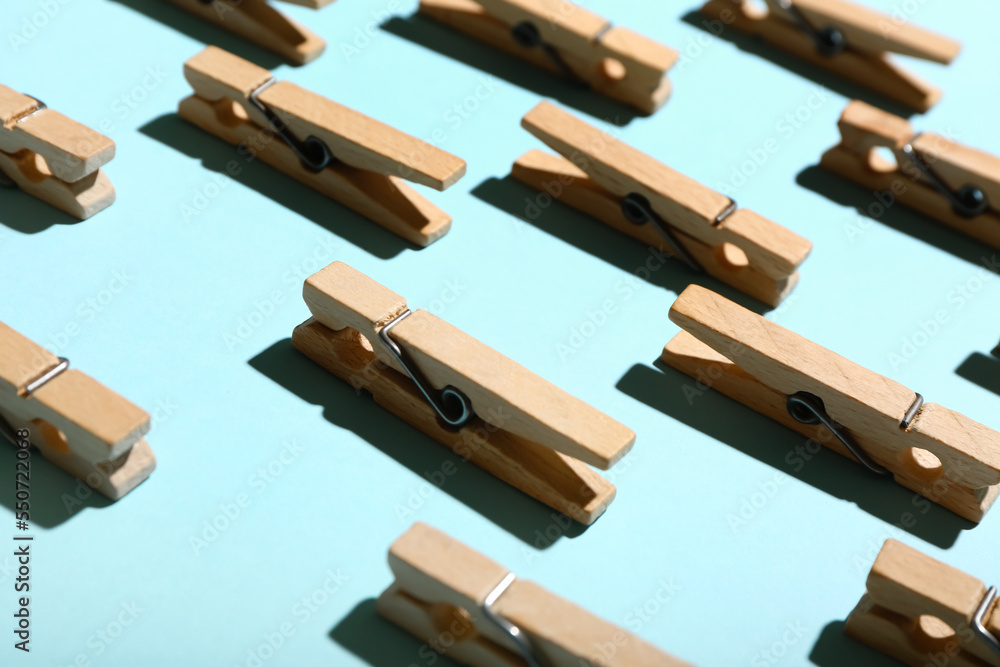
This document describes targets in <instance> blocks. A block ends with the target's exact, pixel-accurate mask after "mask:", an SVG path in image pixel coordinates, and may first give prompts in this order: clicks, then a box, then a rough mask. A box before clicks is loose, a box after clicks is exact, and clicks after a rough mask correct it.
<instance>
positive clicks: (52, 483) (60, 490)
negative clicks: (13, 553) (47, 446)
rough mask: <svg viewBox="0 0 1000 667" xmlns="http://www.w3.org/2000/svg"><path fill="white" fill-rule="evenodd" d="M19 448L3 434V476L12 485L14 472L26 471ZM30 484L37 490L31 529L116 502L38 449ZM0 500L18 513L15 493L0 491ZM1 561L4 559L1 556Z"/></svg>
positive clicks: (0, 471)
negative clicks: (49, 458)
mask: <svg viewBox="0 0 1000 667" xmlns="http://www.w3.org/2000/svg"><path fill="white" fill-rule="evenodd" d="M16 451H17V450H16V449H14V448H13V447H12V446H11V445H10V443H8V442H7V441H6V440H5V439H3V437H2V436H0V475H3V479H8V480H11V482H10V484H11V486H13V479H14V474H15V473H16V472H17V471H18V470H23V467H22V468H17V459H16V458H15V456H14V453H15V452H16ZM31 487H32V489H34V490H35V491H34V493H32V495H31V520H30V521H29V526H30V529H33V528H35V527H37V526H40V527H42V528H55V527H57V526H59V525H61V524H62V523H64V522H66V521H69V520H70V519H72V518H73V517H74V516H77V515H78V514H80V513H82V512H83V511H84V510H86V509H88V508H93V509H102V508H104V507H107V506H109V505H111V503H112V502H113V501H112V500H110V499H108V498H107V497H106V496H104V495H102V494H100V493H98V492H97V491H95V490H94V489H92V488H90V487H89V486H87V483H86V482H85V481H83V480H79V479H77V478H75V477H73V476H71V475H67V474H66V473H65V472H63V471H62V470H60V469H59V468H58V467H56V466H55V465H54V464H52V463H50V462H49V461H47V460H46V459H45V457H44V456H42V454H41V452H39V451H38V450H37V449H33V450H32V452H31ZM0 502H2V503H3V505H4V507H6V508H7V509H9V510H10V513H11V517H13V516H14V514H15V512H16V500H15V498H14V493H13V492H11V493H2V494H0ZM30 529H29V530H30ZM25 534H29V533H25ZM2 564H3V558H2V557H0V565H2Z"/></svg>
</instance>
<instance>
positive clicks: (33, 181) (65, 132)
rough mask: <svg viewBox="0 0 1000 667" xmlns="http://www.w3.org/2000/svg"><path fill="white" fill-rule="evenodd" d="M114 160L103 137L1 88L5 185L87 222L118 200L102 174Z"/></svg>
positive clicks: (0, 161)
mask: <svg viewBox="0 0 1000 667" xmlns="http://www.w3.org/2000/svg"><path fill="white" fill-rule="evenodd" d="M114 156H115V144H114V142H113V141H111V140H110V139H108V138H107V137H105V136H104V135H103V134H101V133H99V132H95V131H94V130H92V129H90V128H89V127H87V126H86V125H81V124H80V123H77V122H76V121H74V120H72V119H71V118H67V117H66V116H64V115H62V114H61V113H59V112H58V111H54V110H53V109H49V108H47V107H46V106H45V105H44V104H42V103H41V102H39V101H38V100H36V99H34V98H32V97H28V96H27V95H22V94H21V93H18V92H16V91H14V90H12V89H10V88H8V87H6V86H4V85H0V180H2V178H3V177H5V178H6V180H8V181H10V182H11V183H13V184H14V185H16V186H18V187H19V188H20V189H22V190H24V191H25V192H26V193H28V194H30V195H32V196H34V197H36V198H38V199H41V200H42V201H44V202H46V203H48V204H51V205H52V206H55V207H56V208H58V209H60V210H61V211H64V212H66V213H68V214H70V215H72V216H75V217H78V218H80V219H86V218H89V217H91V216H92V215H94V214H95V213H98V212H100V211H102V210H104V209H105V208H107V207H108V206H110V205H111V204H112V203H113V202H114V200H115V189H114V187H112V185H111V181H110V180H108V177H107V176H106V175H105V173H104V172H103V171H102V170H101V167H103V166H104V165H105V164H107V163H108V162H110V161H111V159H112V158H113V157H114Z"/></svg>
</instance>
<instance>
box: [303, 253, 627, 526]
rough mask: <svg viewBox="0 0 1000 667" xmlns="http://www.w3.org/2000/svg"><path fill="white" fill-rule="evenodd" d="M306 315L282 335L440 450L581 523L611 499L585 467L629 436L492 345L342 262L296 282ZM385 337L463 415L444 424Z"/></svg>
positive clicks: (614, 453) (606, 486) (612, 453)
mask: <svg viewBox="0 0 1000 667" xmlns="http://www.w3.org/2000/svg"><path fill="white" fill-rule="evenodd" d="M303 297H304V299H305V301H306V304H307V305H308V306H309V310H310V312H311V313H312V315H313V319H310V320H308V321H306V322H305V323H304V324H302V325H300V326H299V327H297V328H296V329H295V331H294V332H293V334H292V343H293V344H294V345H295V346H296V348H298V349H299V350H301V351H302V352H303V353H305V354H306V355H307V356H308V357H310V358H311V359H313V360H314V361H316V362H317V363H319V364H320V365H322V366H323V367H324V368H326V369H327V370H329V371H331V372H332V373H334V374H335V375H337V376H338V377H340V378H341V379H343V380H345V381H347V382H349V383H350V384H351V385H352V386H354V387H355V389H362V388H363V389H365V390H367V391H369V392H371V393H372V394H373V395H374V396H375V399H376V401H377V402H378V403H379V404H380V405H382V406H383V407H385V408H386V409H388V410H390V411H391V412H393V413H394V414H396V415H397V416H399V417H401V418H402V419H404V420H406V421H407V422H409V423H410V424H412V425H413V426H416V427H417V428H419V429H420V430H422V431H424V432H425V433H427V434H428V435H430V436H431V437H433V438H434V439H436V440H438V441H439V442H441V443H442V444H444V445H445V446H447V447H449V448H451V449H453V450H454V451H456V452H457V453H458V454H459V455H460V456H463V457H464V458H466V459H468V460H470V461H471V462H473V463H475V464H476V465H478V466H479V467H481V468H484V469H485V470H487V471H488V472H490V473H492V474H494V475H496V476H497V477H500V478H501V479H503V480H504V481H506V482H508V483H509V484H511V485H513V486H515V487H517V488H519V489H521V490H522V491H524V492H525V493H528V494H529V495H531V496H532V497H534V498H537V499H538V500H540V501H542V502H544V503H546V504H548V505H549V506H551V507H553V508H555V509H557V510H559V511H561V512H564V513H565V514H567V515H569V516H571V517H573V518H574V519H576V520H578V521H580V522H582V523H586V524H590V523H592V522H593V521H595V520H596V519H597V517H598V516H600V515H601V514H602V513H603V512H604V510H605V509H607V506H608V504H610V502H611V500H612V499H613V498H614V493H615V489H614V486H613V485H611V484H610V483H608V482H607V481H606V480H604V478H602V477H601V476H600V475H597V474H596V473H594V472H593V471H592V470H590V469H589V468H588V467H587V466H586V465H584V464H585V463H588V464H590V465H594V466H597V467H599V468H602V469H608V468H610V467H611V466H613V465H614V464H615V463H616V462H617V461H618V460H619V459H621V457H623V456H624V455H625V454H626V453H628V451H629V450H630V449H631V448H632V445H633V443H634V442H635V434H634V433H633V432H632V431H631V430H629V429H628V428H626V427H625V426H623V425H621V424H619V423H618V422H616V421H614V420H613V419H611V418H610V417H608V416H607V415H605V414H603V413H601V412H599V411H598V410H596V409H594V408H592V407H590V406H589V405H587V404H586V403H584V402H583V401H581V400H579V399H577V398H575V397H573V396H571V395H570V394H568V393H566V392H564V391H562V390H560V389H558V388H557V387H555V386H554V385H552V384H550V383H549V382H546V381H545V380H543V379H542V378H540V377H538V376H536V375H534V374H533V373H531V372H530V371H528V370H527V369H525V368H524V367H522V366H520V365H518V364H517V363H515V362H514V361H512V360H510V359H508V358H507V357H505V356H503V355H501V354H500V353H499V352H497V351H495V350H493V349H492V348H490V347H488V346H486V345H484V344H483V343H481V342H479V341H478V340H476V339H474V338H472V337H471V336H468V335H467V334H465V333H463V332H462V331H460V330H459V329H456V328H455V327H453V326H451V325H449V324H447V323H446V322H444V321H443V320H440V319H439V318H437V317H435V316H434V315H432V314H430V313H428V312H426V311H421V310H418V311H415V312H413V313H411V314H409V315H407V316H406V317H405V318H402V319H398V318H400V316H401V315H403V314H404V313H406V312H407V311H408V309H407V305H406V301H405V299H403V297H401V296H399V295H397V294H395V293H394V292H392V291H391V290H389V289H387V288H386V287H383V286H382V285H380V284H378V283H377V282H375V281H374V280H372V279H371V278H369V277H367V276H365V275H364V274H362V273H360V272H358V271H356V270H355V269H353V268H351V267H350V266H348V265H346V264H343V263H342V262H334V263H333V264H331V265H330V266H328V267H326V268H325V269H323V270H321V271H319V272H318V273H316V274H315V275H313V276H311V277H310V278H309V279H307V280H306V283H305V286H304V288H303ZM394 320H398V321H396V322H395V323H394V324H393V327H392V329H391V334H390V338H391V339H392V340H393V341H394V342H395V343H396V344H397V345H398V346H399V347H400V348H401V349H402V351H403V353H404V354H405V355H406V358H408V359H409V360H410V362H409V363H410V364H411V365H412V366H413V367H416V368H417V369H418V372H419V373H420V374H421V376H422V377H423V378H424V379H425V381H426V382H427V383H428V384H429V385H430V391H432V392H434V393H438V392H440V391H442V390H444V389H445V388H448V387H451V388H455V389H457V390H459V391H460V392H461V393H462V394H464V396H466V397H467V399H468V402H469V404H470V405H471V408H472V411H473V413H474V414H473V415H472V417H471V419H470V420H469V421H467V422H465V423H463V424H461V425H460V426H459V427H457V428H451V427H448V426H446V425H445V424H444V423H443V422H442V421H441V420H439V419H438V417H437V413H436V412H435V411H434V409H433V408H432V407H431V405H430V404H429V402H428V400H427V399H426V398H424V397H423V396H422V395H421V393H420V390H419V388H418V385H417V384H416V383H415V382H414V381H413V379H412V378H411V376H410V375H408V371H407V370H406V369H405V368H404V367H403V366H402V365H401V364H400V362H399V361H398V359H397V358H396V357H395V356H394V354H393V353H392V352H391V351H390V350H389V349H388V348H387V347H386V345H385V344H384V343H383V342H382V340H381V339H380V338H379V333H380V332H381V331H382V329H383V328H384V327H386V326H387V325H389V324H390V323H392V322H393V321H394Z"/></svg>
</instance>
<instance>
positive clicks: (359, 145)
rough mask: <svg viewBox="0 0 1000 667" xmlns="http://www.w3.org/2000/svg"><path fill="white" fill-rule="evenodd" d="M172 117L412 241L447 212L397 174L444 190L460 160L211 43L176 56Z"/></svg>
mask: <svg viewBox="0 0 1000 667" xmlns="http://www.w3.org/2000/svg"><path fill="white" fill-rule="evenodd" d="M184 76H185V77H186V78H187V80H188V82H190V84H191V86H192V87H193V88H194V91H195V94H194V95H192V96H190V97H188V98H186V99H184V100H182V101H181V104H180V110H179V111H180V115H181V116H182V117H183V118H185V119H186V120H188V121H190V122H192V123H194V124H195V125H197V126H198V127H200V128H202V129H204V130H206V131H208V132H211V133H212V134H214V135H216V136H218V137H221V138H222V139H224V140H226V141H228V142H229V143H231V144H237V145H241V146H246V147H247V149H248V150H250V151H251V152H253V153H254V154H256V156H257V157H260V158H261V159H262V160H264V161H265V162H267V163H268V164H270V165H271V166H273V167H275V168H277V169H279V170H281V171H283V172H285V173H286V174H288V175H289V176H292V177H294V178H296V179H298V180H299V181H301V182H303V183H305V184H306V185H308V186H309V187H311V188H314V189H316V190H318V191H319V192H322V193H323V194H325V195H327V196H328V197H331V198H332V199H335V200H337V201H339V202H340V203H342V204H344V205H345V206H347V207H349V208H351V209H353V210H355V211H357V212H358V213H360V214H361V215H364V216H365V217H367V218H369V219H371V220H372V221H374V222H377V223H378V224H380V225H382V226H383V227H385V228H386V229H388V230H390V231H392V232H394V233H396V234H399V235H400V236H402V237H403V238H405V239H406V240H408V241H411V242H412V243H415V244H417V245H419V246H426V245H429V244H430V243H433V242H434V241H436V240H437V239H439V238H441V237H442V236H444V235H445V234H447V233H448V230H449V229H450V228H451V218H450V217H449V216H448V215H447V214H446V213H444V212H443V211H441V210H440V209H439V208H437V207H436V206H434V205H433V204H431V203H430V202H429V201H427V200H426V199H424V198H423V197H422V196H420V195H419V194H417V193H416V192H415V191H413V190H412V189H411V188H410V187H408V186H407V185H406V184H405V183H404V182H403V179H406V180H409V181H412V182H414V183H419V184H421V185H426V186H428V187H431V188H434V189H435V190H445V189H447V188H448V187H450V186H451V185H453V184H454V183H455V182H456V181H457V180H458V179H460V178H461V177H462V176H463V175H464V174H465V162H464V161H463V160H461V159H459V158H457V157H455V156H454V155H451V154H450V153H446V152H444V151H442V150H440V149H438V148H435V147H434V146H432V145H430V144H428V143H425V142H423V141H421V140H419V139H416V138H414V137H411V136H410V135H408V134H405V133H403V132H400V131H399V130H397V129H395V128H392V127H390V126H388V125H385V124H384V123H380V122H378V121H377V120H373V119H371V118H369V117H368V116H365V115H364V114H361V113H358V112H357V111H354V110H353V109H348V108H347V107H345V106H341V105H340V104H337V103H336V102H333V101H331V100H328V99H327V98H325V97H322V96H321V95H317V94H316V93H313V92H310V91H308V90H305V89H303V88H300V87H299V86H297V85H295V84H294V83H290V82H288V81H275V80H274V78H273V77H272V76H271V73H270V72H269V71H267V70H266V69H263V68H261V67H258V66H256V65H254V64H253V63H251V62H248V61H246V60H243V59H242V58H239V57H237V56H234V55H233V54H231V53H228V52H226V51H223V50H222V49H219V48H217V47H214V46H209V47H207V48H206V49H205V50H204V51H202V52H201V53H199V54H198V55H196V56H195V57H193V58H191V59H190V60H188V61H187V62H186V63H185V64H184Z"/></svg>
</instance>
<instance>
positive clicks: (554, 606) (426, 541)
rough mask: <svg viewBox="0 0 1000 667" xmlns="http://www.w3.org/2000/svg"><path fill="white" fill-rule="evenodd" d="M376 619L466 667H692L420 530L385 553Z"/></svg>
mask: <svg viewBox="0 0 1000 667" xmlns="http://www.w3.org/2000/svg"><path fill="white" fill-rule="evenodd" d="M389 567H390V568H392V572H393V574H394V575H395V577H396V580H395V582H394V583H393V584H392V585H391V586H390V587H389V588H388V589H387V590H386V591H385V592H384V593H382V595H381V596H380V597H379V599H378V603H377V605H376V608H377V609H378V612H379V614H381V615H382V616H384V617H385V618H387V619H388V620H390V621H392V622H393V623H395V624H396V625H398V626H400V627H401V628H403V629H404V630H406V631H407V632H409V633H410V634H412V635H414V636H415V637H417V638H418V639H420V640H421V641H425V642H427V643H428V644H429V645H430V646H431V647H432V648H433V649H434V650H435V651H437V652H438V653H442V654H445V655H447V656H448V657H449V658H452V659H453V660H456V661H458V662H459V663H461V664H463V665H470V666H471V667H523V666H524V665H528V666H529V667H538V666H539V665H545V666H546V667H579V666H580V665H603V666H605V667H685V666H688V667H690V665H689V663H687V662H684V661H682V660H679V659H677V658H675V657H673V656H670V655H668V654H666V653H664V652H663V651H661V650H659V649H658V648H656V647H654V646H652V645H650V644H647V643H646V642H644V641H642V640H641V639H639V638H638V637H636V636H635V635H633V634H631V633H629V632H626V631H625V630H623V629H622V628H619V627H617V626H614V625H612V624H611V623H608V622H607V621H603V620H601V619H599V618H597V617H596V616H594V615H592V614H591V613H590V612H588V611H586V610H584V609H582V608H580V607H578V606H576V605H575V604H573V603H572V602H569V601H567V600H564V599H562V598H560V597H559V596H557V595H554V594H553V593H550V592H549V591H547V590H545V589H544V588H542V587H541V586H539V585H538V584H535V583H533V582H531V581H525V580H523V579H518V578H517V576H516V575H515V574H514V573H513V572H510V571H509V570H508V569H507V568H505V567H503V566H502V565H500V564H499V563H496V562H494V561H493V560H490V559H489V558H487V557H486V556H484V555H482V554H481V553H478V552H477V551H474V550H472V549H470V548H469V547H467V546H465V545H464V544H462V543H461V542H458V541H457V540H454V539H452V538H451V537H449V536H447V535H445V534H444V533H442V532H440V531H438V530H436V529H434V528H431V527H430V526H427V525H425V524H422V523H416V524H414V525H413V526H412V527H411V528H410V529H409V530H408V531H407V532H406V533H404V534H403V536H402V537H400V538H399V539H398V540H396V542H395V543H394V544H393V545H392V547H391V548H390V549H389Z"/></svg>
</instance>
